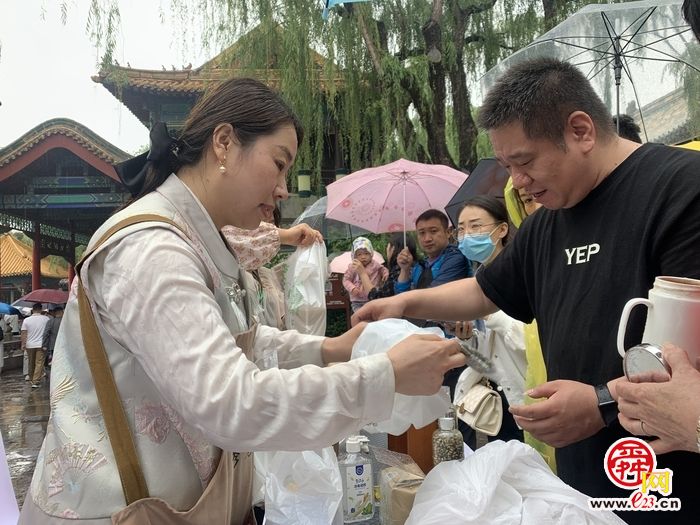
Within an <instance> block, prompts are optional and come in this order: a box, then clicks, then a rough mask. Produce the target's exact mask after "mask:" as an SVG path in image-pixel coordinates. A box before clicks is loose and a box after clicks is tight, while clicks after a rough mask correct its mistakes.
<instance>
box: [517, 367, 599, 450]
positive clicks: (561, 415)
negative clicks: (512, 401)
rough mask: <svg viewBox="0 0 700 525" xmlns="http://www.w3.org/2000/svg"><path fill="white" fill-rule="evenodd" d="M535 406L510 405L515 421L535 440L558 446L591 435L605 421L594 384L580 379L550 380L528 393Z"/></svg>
mask: <svg viewBox="0 0 700 525" xmlns="http://www.w3.org/2000/svg"><path fill="white" fill-rule="evenodd" d="M526 394H527V395H529V396H530V397H531V398H533V399H539V398H547V399H545V400H544V401H540V402H539V403H534V404H532V405H519V406H511V407H510V413H511V414H513V416H514V418H515V422H516V423H517V424H518V425H519V426H520V427H521V428H522V429H523V430H526V431H528V432H529V433H530V434H532V435H533V436H534V437H535V438H536V439H539V440H540V441H543V442H544V443H547V444H548V445H551V446H553V447H556V448H560V447H565V446H567V445H571V444H572V443H576V442H577V441H581V440H582V439H585V438H587V437H590V436H592V435H593V434H595V433H596V432H598V431H599V430H600V429H602V428H603V427H604V426H605V424H604V422H603V418H602V416H601V415H600V410H598V398H597V396H596V395H595V389H594V388H593V387H592V386H591V385H586V384H584V383H579V382H578V381H566V380H558V381H549V382H548V383H544V384H542V385H540V386H538V387H535V388H533V389H532V390H530V391H529V392H526Z"/></svg>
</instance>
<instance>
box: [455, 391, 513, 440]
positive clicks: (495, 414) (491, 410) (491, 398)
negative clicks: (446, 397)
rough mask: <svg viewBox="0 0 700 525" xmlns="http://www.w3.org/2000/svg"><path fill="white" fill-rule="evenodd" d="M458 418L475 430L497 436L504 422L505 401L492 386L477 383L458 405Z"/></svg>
mask: <svg viewBox="0 0 700 525" xmlns="http://www.w3.org/2000/svg"><path fill="white" fill-rule="evenodd" d="M457 417H459V419H461V420H462V421H464V422H465V423H466V424H467V425H469V426H470V427H472V428H473V429H474V430H478V431H479V432H483V433H484V434H486V435H487V436H495V435H496V434H498V433H499V432H500V430H501V423H502V422H503V401H502V400H501V396H499V395H498V392H496V391H495V390H494V389H493V388H491V386H489V385H488V384H483V383H477V384H475V385H474V386H473V387H471V388H470V389H469V390H468V391H467V393H466V394H465V395H464V397H462V398H461V399H460V400H459V401H458V403H457Z"/></svg>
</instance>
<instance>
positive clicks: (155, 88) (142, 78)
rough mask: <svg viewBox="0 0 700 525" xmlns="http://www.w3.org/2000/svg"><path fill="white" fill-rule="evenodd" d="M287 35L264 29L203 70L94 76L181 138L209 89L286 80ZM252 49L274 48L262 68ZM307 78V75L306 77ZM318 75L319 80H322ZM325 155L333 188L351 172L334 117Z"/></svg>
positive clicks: (324, 174)
mask: <svg viewBox="0 0 700 525" xmlns="http://www.w3.org/2000/svg"><path fill="white" fill-rule="evenodd" d="M280 31H282V29H280V27H279V26H275V27H273V28H271V29H266V28H263V26H258V27H256V28H255V29H253V30H251V31H250V32H249V33H247V34H246V35H244V36H243V37H242V38H241V39H240V40H238V41H237V42H236V43H235V44H233V45H232V46H230V47H229V48H227V49H225V50H224V51H222V52H221V53H220V54H219V55H218V56H216V57H214V58H213V59H212V60H210V61H208V62H206V63H204V64H202V65H201V66H200V67H197V68H194V69H193V68H192V67H191V64H190V65H188V66H186V67H184V68H182V69H175V68H174V67H172V68H171V69H167V68H166V67H165V66H162V67H161V69H160V70H150V69H135V68H131V67H125V66H119V65H116V64H112V65H109V66H106V67H103V68H102V69H101V70H100V72H99V73H98V74H97V75H95V76H93V77H92V80H93V81H94V82H97V83H99V84H102V85H103V86H104V87H105V88H107V89H108V90H109V92H110V93H112V94H113V95H114V96H115V97H116V98H118V99H119V100H120V101H122V102H123V103H124V105H126V107H127V108H128V109H129V110H130V111H131V112H132V113H133V114H134V115H135V116H136V117H137V118H138V119H139V120H140V121H141V122H142V123H143V124H144V125H145V126H146V127H148V128H150V127H151V125H152V124H153V123H154V122H165V123H166V124H167V125H168V129H170V130H171V131H173V132H175V133H177V131H178V130H179V129H181V128H182V126H183V124H184V121H185V118H186V117H187V114H188V113H189V111H190V109H191V108H192V106H194V104H195V102H196V101H197V99H198V98H199V97H200V96H201V95H202V94H203V93H204V91H205V90H206V88H207V86H209V85H211V84H212V83H215V82H221V81H222V80H226V79H229V78H235V77H251V76H252V77H255V78H258V79H259V80H261V81H262V82H265V83H267V84H268V85H271V86H272V87H276V86H277V85H278V83H279V79H280V74H281V73H280V67H281V66H280V64H279V62H278V57H277V54H276V53H275V52H274V45H272V44H271V41H274V40H275V37H276V35H278V34H279V32H280ZM251 48H269V49H270V52H269V53H268V58H267V60H266V61H265V63H264V64H257V66H259V67H252V66H251V64H250V63H249V61H248V56H249V55H250V49H251ZM309 53H310V54H311V57H312V64H313V66H312V67H314V68H316V69H317V70H318V71H320V70H321V69H322V68H323V67H324V64H325V61H326V59H325V58H324V57H323V56H322V55H320V54H319V53H317V52H315V51H313V50H309ZM301 74H303V72H302V73H301ZM317 76H318V75H317ZM319 82H320V85H319V88H320V89H321V90H322V91H323V92H324V93H327V92H328V90H329V87H330V86H327V85H326V84H325V81H322V80H320V81H319ZM333 83H334V88H336V87H340V86H342V78H341V77H338V78H336V79H334V81H333ZM325 122H326V132H325V134H324V155H323V163H322V168H321V181H322V182H323V183H324V184H325V183H330V182H332V181H334V180H335V178H336V175H342V174H345V173H347V171H346V170H345V169H344V168H343V166H344V160H343V153H342V150H341V147H340V142H339V140H338V137H337V135H336V132H335V124H334V122H333V120H332V118H329V117H328V116H327V117H326V118H325Z"/></svg>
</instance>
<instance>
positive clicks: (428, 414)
mask: <svg viewBox="0 0 700 525" xmlns="http://www.w3.org/2000/svg"><path fill="white" fill-rule="evenodd" d="M413 334H434V335H438V336H440V337H445V336H444V334H443V333H442V330H440V329H439V328H419V327H417V326H416V325H414V324H412V323H409V322H408V321H406V320H405V319H384V320H382V321H377V322H375V323H370V324H369V325H368V326H367V328H365V329H364V331H363V332H362V334H361V335H360V337H358V338H357V341H355V344H354V346H353V347H352V356H351V359H356V358H358V357H365V356H368V355H375V354H380V353H384V352H386V351H388V350H389V349H390V348H391V347H392V346H394V345H396V344H397V343H399V342H401V341H403V340H404V339H406V337H408V336H409V335H413ZM449 406H450V400H449V398H448V397H446V396H445V395H443V394H442V393H437V394H434V395H432V396H405V395H403V394H394V409H393V411H392V413H391V419H387V420H386V421H381V422H376V423H373V424H370V425H367V426H366V427H365V430H366V431H367V432H386V433H388V434H393V435H395V436H398V435H400V434H403V433H404V432H406V430H408V428H409V427H410V426H411V425H413V426H414V427H416V428H421V427H424V426H425V425H427V424H429V423H432V422H433V421H435V420H436V419H437V418H439V417H441V416H443V415H444V414H445V412H447V410H448V409H449Z"/></svg>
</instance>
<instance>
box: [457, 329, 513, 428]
mask: <svg viewBox="0 0 700 525" xmlns="http://www.w3.org/2000/svg"><path fill="white" fill-rule="evenodd" d="M493 336H494V334H493V333H491V337H490V338H489V346H490V347H491V356H490V359H491V361H493ZM460 379H461V378H460ZM471 381H472V385H471V387H469V380H467V381H465V383H466V384H465V385H463V386H465V387H466V388H465V390H466V392H465V393H464V394H462V395H461V397H459V398H458V399H456V400H455V405H456V407H457V417H458V418H459V419H461V420H462V421H464V422H465V423H466V424H467V425H469V426H470V427H471V428H473V429H474V430H477V431H478V432H482V433H484V434H486V435H487V436H495V435H497V434H498V433H499V432H500V430H501V424H502V423H503V401H502V400H501V396H500V395H498V392H496V391H495V390H494V389H493V388H491V384H490V382H489V380H488V379H486V378H485V377H484V376H483V375H481V374H478V373H477V372H475V371H474V372H473V374H472V375H471ZM459 395H460V393H457V396H459Z"/></svg>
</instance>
